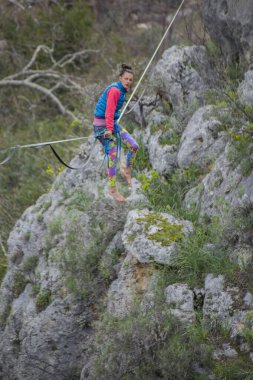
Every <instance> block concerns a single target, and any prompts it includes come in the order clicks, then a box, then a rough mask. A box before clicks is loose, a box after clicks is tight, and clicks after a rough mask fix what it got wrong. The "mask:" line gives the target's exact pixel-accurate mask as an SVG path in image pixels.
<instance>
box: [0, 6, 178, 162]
mask: <svg viewBox="0 0 253 380" xmlns="http://www.w3.org/2000/svg"><path fill="white" fill-rule="evenodd" d="M184 2H185V0H182V2H181V4H180V5H179V7H178V9H177V11H176V13H175V15H174V17H173V18H172V20H171V22H170V24H169V26H168V28H167V29H166V31H165V33H164V35H163V37H162V39H161V40H160V42H159V44H158V46H157V48H156V50H155V51H154V54H153V55H152V57H151V59H150V60H149V62H148V64H147V66H146V68H145V70H144V72H143V73H142V75H141V77H140V79H139V81H138V83H137V85H136V86H135V88H134V90H133V92H132V94H131V96H130V97H129V99H128V101H127V103H126V104H125V106H124V108H123V110H122V112H121V114H120V116H119V119H118V120H117V123H119V122H120V120H121V118H122V117H123V115H124V114H125V112H126V109H127V107H128V105H129V103H130V102H131V100H132V98H133V96H134V95H135V93H136V91H137V89H138V87H139V85H140V83H141V81H142V79H143V77H144V76H145V74H146V72H147V71H148V69H149V67H150V65H151V63H152V62H153V60H154V58H155V56H156V53H157V52H158V50H159V48H160V46H161V45H162V43H163V41H164V39H165V37H166V35H167V33H168V32H169V30H170V28H171V27H172V25H173V23H174V21H175V19H176V17H177V15H178V13H179V11H180V9H181V8H182V6H183V4H184ZM144 91H145V90H144ZM144 91H143V93H142V94H141V96H140V98H141V97H142V96H143V94H144ZM140 98H139V100H138V102H140ZM135 105H136V104H135ZM135 105H134V107H135ZM134 107H133V108H134ZM133 108H132V109H133ZM132 109H131V110H130V111H132ZM130 111H129V112H130ZM129 112H128V113H129ZM116 125H117V126H118V124H115V125H114V129H115V126H116ZM104 132H105V131H104ZM104 132H103V134H104ZM114 133H115V136H116V142H117V156H116V157H119V158H120V151H121V137H120V129H119V127H116V129H115V131H114ZM97 137H98V136H96V135H95V142H94V144H93V149H92V150H91V153H90V156H89V158H88V161H87V162H86V164H85V166H86V165H87V164H88V162H89V161H90V159H91V155H92V152H93V150H94V147H95V143H96V140H97ZM87 138H88V137H77V138H72V139H66V140H59V141H49V142H43V143H38V144H28V145H16V146H14V147H11V148H8V149H5V150H3V151H2V152H4V151H10V154H9V155H8V156H7V157H6V158H5V159H4V160H3V161H2V162H0V165H4V164H6V163H7V162H8V161H10V160H11V159H12V157H13V156H14V154H15V153H16V152H17V150H19V149H24V148H42V147H44V146H50V148H51V150H52V152H53V153H54V155H55V156H56V158H57V159H58V160H59V161H60V162H61V163H62V164H63V165H64V166H66V167H67V168H69V169H77V168H73V167H71V166H69V165H67V164H66V163H65V162H64V161H63V160H62V159H61V157H60V156H59V154H58V153H57V152H56V150H55V149H54V148H53V147H52V145H53V144H60V143H64V142H69V141H75V140H82V139H87ZM107 140H108V141H107ZM104 141H105V144H104V149H105V156H104V160H105V158H107V159H109V158H108V154H109V151H110V149H111V147H110V146H109V144H110V139H107V138H105V139H104ZM0 152H1V151H0Z"/></svg>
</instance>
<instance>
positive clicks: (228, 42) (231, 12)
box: [201, 0, 253, 65]
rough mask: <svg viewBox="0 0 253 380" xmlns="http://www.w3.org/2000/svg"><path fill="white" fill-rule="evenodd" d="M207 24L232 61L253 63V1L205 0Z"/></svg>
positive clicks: (203, 3) (204, 8) (204, 10)
mask: <svg viewBox="0 0 253 380" xmlns="http://www.w3.org/2000/svg"><path fill="white" fill-rule="evenodd" d="M201 8H202V15H203V20H204V23H205V25H206V27H207V30H208V32H209V33H210V35H211V36H212V37H213V38H214V39H215V41H217V43H218V44H219V45H220V47H221V49H222V50H223V52H224V54H225V55H227V59H228V60H229V61H231V60H233V61H239V59H240V57H241V59H242V60H244V61H246V62H247V64H248V65H252V63H253V58H252V54H253V35H252V23H253V5H252V2H251V1H250V0H239V1H238V0H222V1H219V0H203V1H202V4H201Z"/></svg>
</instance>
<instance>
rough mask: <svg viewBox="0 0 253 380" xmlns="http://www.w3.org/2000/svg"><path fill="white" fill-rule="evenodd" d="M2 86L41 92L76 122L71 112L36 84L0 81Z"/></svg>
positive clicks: (48, 91)
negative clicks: (24, 87) (23, 87)
mask: <svg viewBox="0 0 253 380" xmlns="http://www.w3.org/2000/svg"><path fill="white" fill-rule="evenodd" d="M2 86H18V87H19V86H26V87H29V88H32V89H35V90H37V91H39V92H42V93H43V94H44V95H46V96H47V97H48V98H50V99H51V100H52V102H53V103H55V104H56V105H57V107H58V109H59V110H60V112H61V113H62V114H63V115H69V116H70V117H71V118H72V119H74V120H77V117H76V116H75V115H74V114H73V113H72V112H71V111H69V110H67V109H66V108H65V107H64V106H63V104H62V103H61V101H60V100H59V99H58V98H57V97H56V96H55V95H54V94H52V92H51V91H50V90H48V89H47V88H45V87H43V86H40V85H39V84H37V83H33V82H29V81H28V80H0V87H2Z"/></svg>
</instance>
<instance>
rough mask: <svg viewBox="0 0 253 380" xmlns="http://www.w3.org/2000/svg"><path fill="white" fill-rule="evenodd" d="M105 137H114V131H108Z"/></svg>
mask: <svg viewBox="0 0 253 380" xmlns="http://www.w3.org/2000/svg"><path fill="white" fill-rule="evenodd" d="M104 137H112V131H111V130H107V131H106V132H105V133H104Z"/></svg>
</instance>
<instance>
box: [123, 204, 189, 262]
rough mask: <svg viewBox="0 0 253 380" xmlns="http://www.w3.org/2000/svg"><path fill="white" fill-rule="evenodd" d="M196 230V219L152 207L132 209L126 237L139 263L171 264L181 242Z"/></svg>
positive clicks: (126, 228) (127, 244)
mask: <svg viewBox="0 0 253 380" xmlns="http://www.w3.org/2000/svg"><path fill="white" fill-rule="evenodd" d="M192 231H193V226H192V223H191V222H189V221H188V220H179V219H176V218H175V217H174V216H172V215H170V214H166V213H155V212H151V211H149V210H132V211H130V212H129V214H128V217H127V221H126V224H125V228H124V231H123V235H122V240H123V243H124V246H125V249H126V252H129V253H131V254H132V256H133V257H135V258H136V259H137V260H138V262H139V263H160V264H171V261H172V258H173V257H174V256H175V254H176V252H177V247H178V246H177V242H178V241H180V240H182V239H184V238H185V237H186V236H187V235H188V234H189V233H190V232H192Z"/></svg>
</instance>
